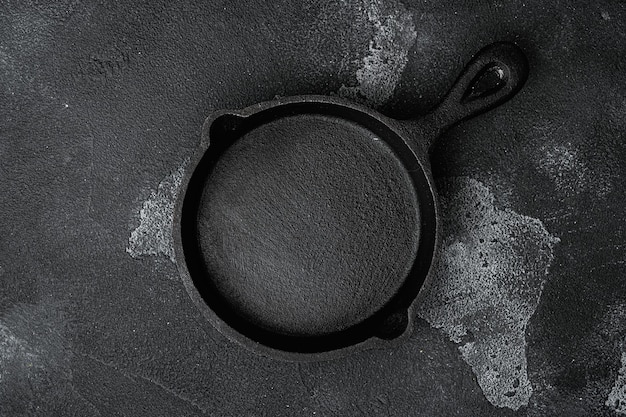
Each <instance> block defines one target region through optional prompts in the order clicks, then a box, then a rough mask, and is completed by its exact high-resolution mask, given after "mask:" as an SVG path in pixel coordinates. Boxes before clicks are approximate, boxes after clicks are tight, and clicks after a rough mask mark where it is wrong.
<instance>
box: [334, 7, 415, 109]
mask: <svg viewBox="0 0 626 417" xmlns="http://www.w3.org/2000/svg"><path fill="white" fill-rule="evenodd" d="M359 10H362V11H363V12H364V13H366V14H367V21H368V22H369V24H370V25H371V26H372V30H373V37H372V39H371V40H370V42H369V54H368V55H367V56H366V57H364V58H363V62H362V65H361V67H360V68H359V69H358V70H357V73H356V78H357V82H358V85H357V86H350V87H348V86H345V85H342V86H341V88H340V89H339V91H338V92H337V94H338V95H340V96H342V97H346V98H350V99H352V100H355V101H361V102H365V103H366V104H368V105H370V106H373V107H380V106H382V105H383V104H385V103H386V102H387V101H388V100H389V99H390V98H391V97H392V95H393V92H394V90H395V88H396V84H397V83H398V81H400V77H401V75H402V72H403V71H404V67H405V66H406V64H407V62H408V60H409V58H408V53H409V50H410V49H411V47H412V46H413V43H414V42H415V39H416V38H417V32H416V31H415V25H414V23H413V15H412V14H411V13H410V12H409V11H408V10H407V9H406V8H405V7H404V6H403V5H402V4H401V3H399V2H397V1H387V2H383V1H382V0H363V3H362V7H360V8H359Z"/></svg>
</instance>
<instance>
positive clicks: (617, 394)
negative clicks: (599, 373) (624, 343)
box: [605, 352, 626, 415]
mask: <svg viewBox="0 0 626 417" xmlns="http://www.w3.org/2000/svg"><path fill="white" fill-rule="evenodd" d="M605 405H606V406H607V407H609V408H610V409H611V410H613V411H615V412H616V413H617V414H621V415H626V352H622V367H621V368H620V370H619V373H618V375H617V379H616V380H615V384H614V385H613V388H612V389H611V392H610V393H609V396H608V398H607V399H606V402H605Z"/></svg>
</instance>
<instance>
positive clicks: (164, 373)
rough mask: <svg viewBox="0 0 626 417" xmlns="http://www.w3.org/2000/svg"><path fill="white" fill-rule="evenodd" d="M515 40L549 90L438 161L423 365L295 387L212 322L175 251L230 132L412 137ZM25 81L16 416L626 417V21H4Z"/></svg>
mask: <svg viewBox="0 0 626 417" xmlns="http://www.w3.org/2000/svg"><path fill="white" fill-rule="evenodd" d="M497 40H510V41H516V42H517V43H518V44H519V45H520V46H521V47H522V48H523V49H524V50H525V52H526V53H527V55H528V57H529V61H530V65H531V74H530V78H529V80H528V82H527V84H526V86H525V88H524V89H523V90H522V91H521V92H520V93H519V94H518V95H517V96H516V97H515V98H514V99H513V100H512V101H510V102H508V103H506V104H505V105H503V106H501V107H499V108H498V109H496V110H494V111H492V112H490V113H487V114H485V115H482V116H481V117H479V118H476V119H473V120H471V121H469V122H467V123H465V124H463V125H462V126H459V127H458V128H456V129H454V130H453V131H451V132H449V134H447V135H446V136H445V137H444V138H441V141H440V144H439V145H438V146H437V148H436V149H435V151H434V154H433V168H434V174H435V177H436V178H437V180H438V183H439V189H440V193H441V195H442V203H443V204H442V209H443V226H444V229H445V232H444V247H443V251H442V256H441V257H442V260H441V263H440V265H439V269H438V273H437V278H436V280H437V281H436V284H435V290H434V291H433V293H432V295H431V297H430V298H429V299H428V300H427V302H426V303H424V305H423V306H422V308H421V309H420V311H419V317H420V318H421V319H420V320H417V321H416V329H415V332H414V335H413V337H412V339H411V341H410V342H409V343H406V344H404V345H402V346H401V347H399V348H397V349H396V350H386V351H371V352H365V353H362V354H359V355H356V356H352V357H350V358H346V359H342V360H337V361H332V362H325V363H308V364H300V365H298V364H288V363H282V362H276V361H273V360H271V359H266V358H261V357H257V356H254V355H253V354H251V353H249V352H247V351H245V350H243V349H242V348H240V347H239V346H237V345H234V344H232V343H231V342H229V341H228V340H226V339H224V338H223V337H222V336H221V335H220V334H219V333H217V332H216V331H215V330H214V329H213V328H212V327H211V326H210V325H209V324H208V323H206V322H205V321H204V320H203V318H202V317H201V316H200V314H199V312H198V311H197V310H196V309H195V307H194V306H193V305H192V303H191V301H190V299H189V297H188V296H187V294H186V292H185V290H184V288H183V285H182V283H181V281H180V280H179V279H178V275H177V272H176V267H175V265H174V263H173V262H172V261H171V258H172V249H171V236H170V235H169V232H168V228H169V225H170V224H171V211H172V203H173V199H174V198H175V196H176V194H177V192H178V184H179V182H180V177H181V173H182V169H183V167H184V165H185V163H186V161H187V158H188V157H189V156H190V155H191V153H192V151H193V149H194V147H195V146H196V145H197V143H198V141H199V137H200V136H199V133H200V127H201V124H202V121H203V119H204V117H205V116H206V115H207V114H208V113H210V111H212V110H214V109H221V108H240V107H244V106H246V105H249V104H253V103H255V102H258V101H261V100H266V99H272V98H274V97H275V96H276V95H280V96H285V95H293V94H304V93H317V94H338V95H342V96H345V97H349V98H351V99H353V100H358V101H361V102H365V103H367V104H369V105H370V106H372V107H375V108H378V109H380V110H381V111H383V112H384V113H385V114H388V115H391V116H394V117H402V118H404V117H410V116H412V115H418V114H421V113H423V112H425V111H426V110H427V109H428V108H430V107H431V106H433V105H435V104H436V103H437V102H438V100H439V99H440V98H441V97H442V95H443V94H444V93H445V91H446V89H447V88H448V87H449V86H450V85H451V83H452V82H453V80H454V79H455V77H456V76H457V75H458V73H459V71H460V70H461V69H462V67H463V66H464V64H465V63H466V62H467V61H468V60H469V58H470V57H471V55H472V54H473V53H474V52H476V51H477V50H478V49H480V48H481V47H482V46H484V45H486V44H488V43H491V42H493V41H497ZM0 75H1V76H0V117H1V123H0V195H1V196H2V199H1V200H0V210H1V214H2V216H1V217H0V242H1V246H0V284H1V285H0V415H2V416H22V415H41V416H51V415H60V416H69V415H76V416H99V415H101V416H115V415H119V416H171V415H189V416H195V415H197V416H202V415H214V416H264V415H268V416H302V415H311V416H316V415H319V416H358V415H367V416H409V415H411V416H413V415H415V416H438V415H441V416H448V415H459V416H465V415H466V416H477V415H481V416H482V415H498V416H500V415H504V416H602V415H607V416H610V415H616V414H626V273H625V261H626V259H625V246H624V242H625V241H626V239H625V237H624V220H625V217H626V216H625V212H624V208H623V204H624V199H625V192H624V185H625V179H626V172H625V168H626V5H625V4H624V3H623V2H618V1H613V2H603V1H600V2H583V1H580V2H568V3H564V2H558V1H555V2H551V4H549V3H547V2H545V1H538V0H528V1H514V2H509V3H507V4H504V3H501V2H492V3H491V4H486V3H482V2H466V1H451V0H445V1H436V2H435V1H432V2H431V1H428V0H427V1H414V0H405V1H400V0H349V1H348V0H346V1H312V2H300V1H267V2H264V1H259V0H248V1H242V2H234V4H233V2H227V1H211V2H198V4H193V3H190V2H176V3H174V4H169V2H158V1H151V2H144V3H139V2H135V3H134V4H130V3H129V4H125V3H117V2H115V3H114V2H102V3H99V2H96V1H81V0H64V1H56V2H50V1H40V0H29V1H17V0H5V1H3V2H2V3H1V4H0Z"/></svg>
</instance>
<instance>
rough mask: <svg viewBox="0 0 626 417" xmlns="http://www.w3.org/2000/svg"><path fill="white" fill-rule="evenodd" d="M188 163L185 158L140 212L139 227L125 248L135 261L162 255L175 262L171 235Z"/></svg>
mask: <svg viewBox="0 0 626 417" xmlns="http://www.w3.org/2000/svg"><path fill="white" fill-rule="evenodd" d="M188 163H189V159H186V160H185V161H184V162H183V164H182V165H181V166H180V167H179V168H178V169H177V170H176V171H174V172H173V173H171V174H170V175H168V176H167V177H165V178H164V179H163V180H162V181H161V183H160V184H159V186H158V188H157V189H156V190H155V191H152V193H151V194H150V197H148V199H147V200H146V201H144V203H143V206H142V208H141V210H140V211H139V226H137V228H136V229H135V230H133V231H132V232H131V234H130V238H129V239H128V247H127V248H126V252H128V253H129V254H130V256H132V257H133V258H137V257H140V256H144V255H159V254H161V255H165V256H167V257H168V258H169V259H170V260H171V261H172V262H175V259H174V247H173V239H172V232H171V228H172V221H173V218H174V205H175V204H176V198H177V197H178V190H179V188H180V184H181V181H182V179H183V174H184V172H185V167H186V166H187V164H188Z"/></svg>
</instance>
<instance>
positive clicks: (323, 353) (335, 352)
mask: <svg viewBox="0 0 626 417" xmlns="http://www.w3.org/2000/svg"><path fill="white" fill-rule="evenodd" d="M303 105H304V106H306V105H324V106H328V108H329V109H331V110H337V109H344V110H345V109H349V111H350V112H354V114H358V115H359V116H360V117H364V118H365V119H368V120H369V121H370V122H371V123H377V124H378V125H379V126H381V127H382V128H384V129H386V130H388V131H389V134H391V135H394V136H395V137H396V139H397V140H399V141H401V142H402V144H403V146H404V147H405V148H406V149H407V150H409V151H410V159H411V161H413V162H414V164H415V165H414V166H415V168H413V169H411V170H409V169H408V168H407V167H406V164H405V163H404V160H403V159H402V158H399V157H398V159H400V160H401V162H402V165H403V167H404V168H405V169H406V171H407V172H408V173H409V176H410V178H411V182H412V186H413V188H414V190H415V195H416V198H417V204H418V206H419V215H420V222H421V225H420V228H421V229H422V230H425V231H427V233H426V234H425V233H422V232H420V236H419V238H418V241H419V244H418V248H417V251H416V254H415V259H413V265H412V266H411V270H410V272H409V273H408V274H407V275H406V276H405V277H404V278H403V283H402V284H401V285H400V290H399V291H402V290H403V289H404V287H405V284H406V282H407V281H409V280H415V279H416V278H420V277H415V274H416V273H415V268H416V264H418V263H420V262H421V263H422V264H421V265H420V269H419V273H420V276H421V282H420V284H419V285H417V289H414V292H415V294H412V296H411V297H408V298H406V297H405V299H404V300H403V301H402V303H400V304H402V311H403V312H406V315H407V320H408V321H407V324H406V329H405V330H404V332H403V333H402V334H401V335H399V336H396V337H394V338H393V339H392V340H389V339H386V338H380V337H378V336H377V335H376V332H372V333H369V334H366V333H363V334H362V335H361V337H358V338H353V339H350V337H348V338H346V339H345V340H347V341H348V343H329V342H328V340H326V339H328V338H332V337H336V336H337V335H336V334H330V335H325V336H324V337H319V336H313V337H311V338H303V337H297V340H295V339H294V343H293V344H291V343H288V344H284V339H285V336H284V335H277V334H274V335H275V336H277V337H278V339H279V342H277V343H267V341H265V340H259V338H257V337H254V336H253V335H251V334H250V333H249V332H245V331H241V328H236V327H237V326H233V323H232V321H231V322H230V323H229V320H228V318H225V317H223V316H221V315H220V314H218V313H217V312H216V311H215V310H214V308H213V306H211V305H210V303H209V302H208V301H207V300H206V299H205V297H203V295H202V294H201V291H200V290H199V289H198V288H197V286H196V280H194V276H193V274H192V272H190V270H189V268H188V262H187V255H186V250H185V248H186V245H185V244H184V242H183V240H184V238H183V233H184V231H183V229H184V228H183V227H182V220H183V215H184V213H186V211H185V197H186V196H187V194H188V191H189V187H190V182H191V181H192V177H193V175H194V173H196V171H197V169H198V167H199V166H200V165H201V164H202V162H203V159H205V158H207V155H209V154H210V152H211V145H210V140H208V139H210V136H209V135H210V133H211V127H212V126H213V123H215V121H216V120H218V119H219V118H220V117H222V116H235V117H238V118H241V119H247V120H250V119H249V118H250V117H253V116H255V115H262V113H264V112H265V111H268V110H276V109H279V108H283V109H287V110H289V109H290V108H291V109H292V110H293V108H295V106H303ZM306 113H307V114H310V113H311V112H306ZM333 116H336V117H339V118H342V119H346V118H345V117H342V116H337V115H335V114H333ZM348 120H350V121H355V120H351V119H348ZM357 123H359V122H358V121H357ZM359 124H361V123H359ZM361 125H362V124H361ZM364 127H366V126H364ZM366 128H367V127H366ZM368 130H370V131H372V130H371V129H368ZM378 136H381V135H378ZM381 139H382V140H383V141H384V142H385V143H386V144H387V145H388V146H389V147H391V148H392V150H394V153H396V152H395V150H396V147H394V146H392V145H391V144H389V141H388V140H387V139H388V138H386V137H381ZM424 153H425V152H424V151H423V150H422V149H421V148H420V146H419V144H416V143H415V142H414V141H412V140H409V133H408V132H406V131H405V130H404V128H403V126H402V124H401V122H398V121H397V120H394V119H390V118H387V117H386V116H383V115H381V114H380V113H378V112H375V111H373V110H370V109H368V108H366V107H364V106H361V105H358V104H355V103H352V102H349V101H347V100H343V99H340V98H337V97H325V96H295V97H289V98H286V99H279V100H274V101H269V102H263V103H259V104H256V105H253V106H250V107H247V108H245V109H243V110H239V111H227V110H226V111H218V112H214V113H213V114H212V115H210V116H209V117H208V118H207V120H206V122H205V124H204V127H203V140H202V141H201V144H200V145H199V147H198V148H197V149H196V151H195V152H194V155H193V157H192V160H191V161H190V163H189V164H188V166H187V169H186V171H185V174H184V176H183V179H182V182H181V188H180V192H179V194H178V199H177V203H176V207H175V213H174V221H173V237H174V252H175V259H176V261H177V262H176V263H177V266H178V269H179V273H180V275H181V277H182V280H183V283H184V285H185V288H186V290H187V292H188V294H189V295H190V297H191V298H192V300H193V301H194V303H195V304H196V306H197V307H198V308H200V310H201V311H202V313H203V315H204V317H205V318H207V319H208V320H209V322H210V323H211V324H212V325H213V327H215V328H216V329H217V330H218V331H220V332H221V333H222V334H224V335H226V336H227V337H229V338H230V339H232V340H234V341H236V342H238V343H240V344H242V345H243V346H244V347H246V348H248V349H251V350H253V351H255V352H257V353H261V354H265V355H268V356H272V357H275V358H278V359H283V360H298V361H302V360H305V361H306V360H325V359H330V358H334V357H339V356H343V355H345V354H348V353H350V352H353V351H355V350H363V349H369V348H376V347H382V346H389V345H390V344H392V343H395V342H400V341H401V340H403V339H405V338H407V337H408V336H409V334H410V333H411V332H412V328H413V315H414V307H415V305H416V303H418V302H419V300H420V299H422V298H423V294H424V293H425V292H427V290H428V288H429V287H430V283H431V281H432V280H431V275H432V270H433V267H434V265H435V262H436V254H437V249H438V246H439V221H438V204H437V195H436V192H435V191H434V190H435V188H434V181H433V178H432V174H431V172H430V166H429V163H428V160H427V155H424ZM396 156H397V153H396ZM416 178H417V180H418V181H421V184H420V187H421V188H420V190H418V189H417V185H416V183H415V182H416ZM424 190H428V193H425V192H424ZM425 197H426V198H425ZM424 213H427V215H425V214H424ZM426 217H428V219H426ZM425 221H426V223H427V224H424V222H425ZM424 236H427V237H428V239H429V242H427V244H425V242H423V240H424V238H425V237H424ZM393 298H395V296H394V297H393ZM389 304H392V303H391V301H390V302H389ZM396 307H397V306H396ZM383 310H385V308H383ZM386 313H389V311H386ZM377 314H378V312H376V313H373V314H372V315H371V316H369V317H368V318H367V319H365V321H364V323H368V321H369V320H370V319H371V318H372V317H374V316H376V315H377ZM378 319H380V317H378ZM372 323H378V322H377V321H376V320H374V321H369V324H372ZM378 324H380V323H378ZM348 330H349V329H348ZM344 332H345V331H344V330H342V331H341V332H340V333H344ZM287 338H293V337H292V336H287ZM316 339H317V340H316ZM320 339H323V340H322V341H321V342H320ZM350 340H352V341H351V342H350ZM295 342H297V343H295ZM298 344H304V345H306V346H307V349H306V350H298V349H290V348H287V345H290V346H293V345H298Z"/></svg>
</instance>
